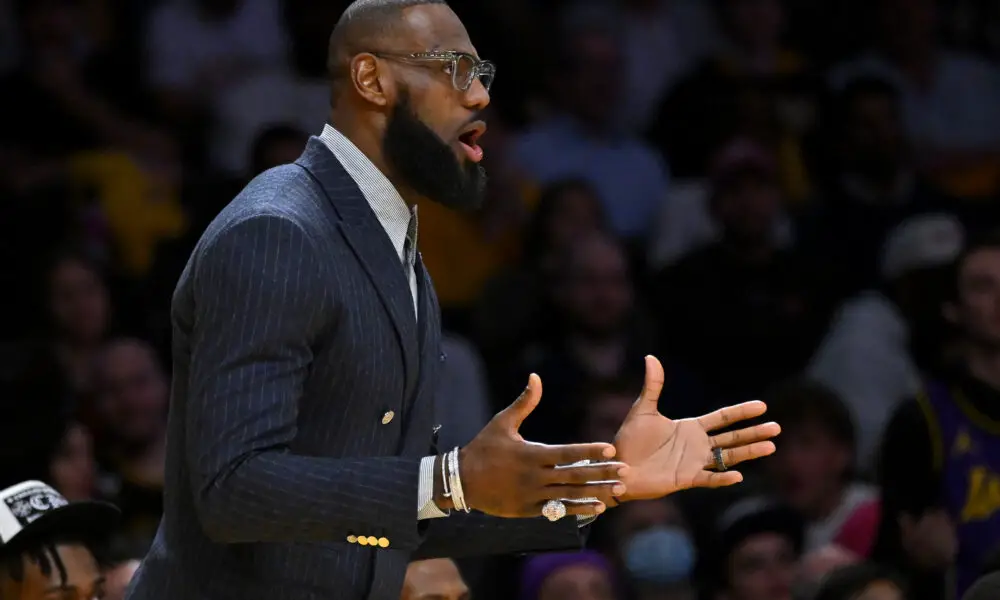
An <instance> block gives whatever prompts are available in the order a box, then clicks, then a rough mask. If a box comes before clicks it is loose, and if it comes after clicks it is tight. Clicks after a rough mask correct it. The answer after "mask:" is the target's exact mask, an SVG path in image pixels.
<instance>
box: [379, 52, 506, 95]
mask: <svg viewBox="0 0 1000 600" xmlns="http://www.w3.org/2000/svg"><path fill="white" fill-rule="evenodd" d="M372 54H374V55H375V56H377V57H379V58H385V59H389V60H398V61H400V62H406V63H418V64H419V63H426V62H443V63H448V64H447V66H446V67H445V72H446V73H450V74H451V83H452V85H453V86H455V89H456V90H458V91H460V92H464V91H467V90H468V89H469V88H470V87H471V86H472V82H473V81H475V80H476V79H479V81H480V82H481V83H482V84H483V87H484V88H486V91H487V92H488V91H490V86H491V85H492V84H493V78H494V77H495V76H496V73H497V67H496V65H495V64H493V63H491V62H490V61H488V60H480V59H478V58H476V57H475V56H473V55H471V54H469V53H468V52H457V51H454V50H442V51H436V52H414V53H413V54H388V53H384V52H372Z"/></svg>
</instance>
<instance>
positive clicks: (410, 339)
mask: <svg viewBox="0 0 1000 600" xmlns="http://www.w3.org/2000/svg"><path fill="white" fill-rule="evenodd" d="M296 164H298V165H299V166H301V167H303V168H304V169H306V171H308V172H309V173H310V174H311V175H312V176H313V177H314V178H315V179H316V180H317V181H318V182H319V184H320V185H321V186H322V188H323V191H324V192H325V193H326V196H327V199H328V200H329V201H330V203H331V204H332V205H333V208H334V211H335V212H336V213H337V215H338V216H339V217H340V220H339V221H338V222H337V226H338V227H339V228H340V230H341V232H342V233H343V235H344V239H346V240H347V243H348V245H349V246H350V247H351V251H352V252H354V254H355V256H357V258H358V262H359V263H360V264H361V266H362V268H363V269H364V270H365V272H366V273H367V274H368V277H369V278H370V279H371V282H372V284H373V285H374V287H375V290H376V291H377V292H378V296H379V299H380V300H381V302H382V304H383V305H384V306H385V309H386V311H387V312H388V313H389V316H390V318H391V319H392V324H393V326H394V328H395V330H396V334H397V336H398V338H399V343H400V346H402V348H403V363H404V368H405V378H406V395H405V397H406V398H407V399H410V398H412V397H413V392H414V388H415V386H416V384H417V382H418V379H419V372H420V368H419V367H420V357H419V350H420V348H419V341H418V336H417V323H416V319H415V317H414V313H413V296H412V295H411V293H410V284H409V282H408V281H407V278H406V271H405V270H404V268H403V265H402V264H401V263H400V261H399V256H398V255H397V254H396V249H395V248H393V246H392V242H390V241H389V236H388V235H386V233H385V229H383V228H382V224H381V223H379V221H378V218H377V217H376V216H375V213H374V212H372V209H371V207H370V206H369V205H368V201H367V200H366V199H365V197H364V195H363V194H362V193H361V190H360V189H359V188H358V184H357V183H356V182H355V181H354V180H353V179H351V176H350V175H349V174H348V173H347V171H345V170H344V167H343V166H341V164H340V162H339V161H337V159H336V157H335V156H334V155H333V153H332V152H330V149H329V148H327V147H326V145H325V144H324V143H323V142H322V141H320V140H319V139H318V138H316V137H312V138H310V139H309V143H308V144H307V145H306V150H305V152H304V153H303V154H302V156H301V157H300V158H299V160H297V161H296Z"/></svg>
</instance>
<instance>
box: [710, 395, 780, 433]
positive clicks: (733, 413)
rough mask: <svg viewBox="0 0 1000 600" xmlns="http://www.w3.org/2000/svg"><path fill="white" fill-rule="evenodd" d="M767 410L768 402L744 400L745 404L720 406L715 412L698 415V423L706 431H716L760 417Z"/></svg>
mask: <svg viewBox="0 0 1000 600" xmlns="http://www.w3.org/2000/svg"><path fill="white" fill-rule="evenodd" d="M766 411H767V405H766V404H764V403H763V402H761V401H760V400H752V401H750V402H744V403H743V404H737V405H735V406H727V407H725V408H720V409H719V410H717V411H715V412H711V413H708V414H707V415H704V416H701V417H698V424H700V425H701V426H702V427H703V428H704V429H705V431H714V430H716V429H722V428H723V427H728V426H729V425H732V424H733V423H736V422H739V421H745V420H747V419H752V418H754V417H759V416H761V415H762V414H764V413H765V412H766Z"/></svg>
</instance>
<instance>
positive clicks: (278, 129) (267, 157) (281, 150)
mask: <svg viewBox="0 0 1000 600" xmlns="http://www.w3.org/2000/svg"><path fill="white" fill-rule="evenodd" d="M307 141H309V135H308V134H307V133H305V132H304V131H302V130H301V129H296V128H295V127H292V126H291V125H274V126H271V127H268V128H267V129H264V130H263V131H261V132H260V134H259V135H258V136H257V137H256V138H254V141H253V145H252V146H251V148H250V175H251V176H252V177H256V176H257V175H260V174H261V173H263V172H264V171H266V170H268V169H271V168H274V167H277V166H279V165H287V164H290V163H293V162H295V161H296V160H298V158H299V156H301V155H302V150H304V149H305V147H306V142H307Z"/></svg>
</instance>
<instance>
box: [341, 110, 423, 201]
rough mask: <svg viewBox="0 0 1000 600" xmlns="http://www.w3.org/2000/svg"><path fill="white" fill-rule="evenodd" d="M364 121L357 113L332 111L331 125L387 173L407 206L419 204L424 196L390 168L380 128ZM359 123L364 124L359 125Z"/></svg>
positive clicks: (383, 172) (380, 169)
mask: <svg viewBox="0 0 1000 600" xmlns="http://www.w3.org/2000/svg"><path fill="white" fill-rule="evenodd" d="M364 123H365V119H364V118H363V117H360V116H357V115H353V114H348V113H346V112H341V111H338V110H334V111H332V112H331V113H330V126H331V127H333V128H334V129H336V130H337V131H339V132H340V133H341V135H343V136H344V137H345V138H347V139H348V140H350V142H351V143H352V144H354V145H355V146H356V147H357V148H358V150H360V151H361V153H362V154H364V155H365V156H366V157H368V160H370V161H372V164H373V165H375V168H377V169H378V170H379V171H381V172H382V174H383V175H385V178H386V179H388V180H389V183H391V184H392V185H393V187H395V188H396V191H397V192H399V195H400V196H401V197H402V198H403V201H405V202H406V204H407V206H413V205H415V204H417V202H418V201H419V200H421V199H422V198H420V197H419V196H418V195H417V194H415V193H414V192H413V190H411V189H410V188H409V187H408V186H406V185H404V184H403V183H402V182H400V181H399V178H398V177H397V176H396V175H395V174H394V173H393V172H392V169H390V168H389V163H388V162H387V161H386V160H385V155H384V154H383V153H382V139H381V135H380V134H379V133H377V131H378V129H377V128H376V127H368V126H364V125H363V124H364ZM359 124H362V126H359Z"/></svg>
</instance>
